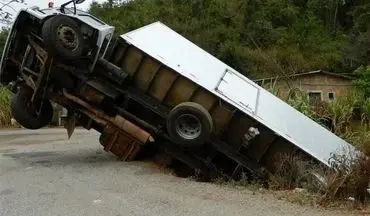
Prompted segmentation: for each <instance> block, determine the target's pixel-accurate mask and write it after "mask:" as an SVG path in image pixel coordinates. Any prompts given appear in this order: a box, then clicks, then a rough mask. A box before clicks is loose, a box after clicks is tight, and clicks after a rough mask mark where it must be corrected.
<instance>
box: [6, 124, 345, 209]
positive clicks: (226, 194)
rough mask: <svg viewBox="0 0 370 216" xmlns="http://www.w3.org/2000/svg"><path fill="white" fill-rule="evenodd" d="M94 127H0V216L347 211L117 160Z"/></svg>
mask: <svg viewBox="0 0 370 216" xmlns="http://www.w3.org/2000/svg"><path fill="white" fill-rule="evenodd" d="M97 138H98V136H97V134H96V133H94V132H84V131H77V133H75V134H74V135H73V137H72V138H71V140H68V139H67V135H66V132H65V131H64V130H60V129H48V130H39V131H32V132H30V131H24V130H16V131H12V130H8V131H2V132H0V215H4V216H13V215H35V216H42V215H53V216H54V215H89V216H91V215H104V216H110V215H112V216H118V215H120V216H123V215H143V216H144V215H151V216H152V215H153V216H154V215H164V216H169V215H191V216H195V215H212V216H216V215H232V216H236V215H243V216H248V215H251V216H259V215H261V216H262V215H266V216H273V215H283V216H290V215H292V216H293V215H294V216H295V215H307V216H312V215H327V216H331V215H333V216H334V215H349V214H344V213H338V212H326V211H325V212H324V211H319V210H316V209H311V208H308V207H301V206H298V205H294V204H290V203H288V202H284V201H280V200H277V199H275V198H273V197H272V196H269V195H266V194H263V195H262V194H255V195H253V193H252V192H251V191H248V190H237V189H233V188H228V187H222V186H217V185H213V184H209V183H197V182H193V181H190V180H187V179H181V178H177V177H174V176H171V175H166V174H163V173H162V172H161V171H160V170H158V169H155V168H153V167H152V165H150V163H144V162H130V163H125V162H121V161H118V160H117V159H116V157H115V156H113V155H111V154H110V153H105V152H104V151H103V150H102V147H101V146H100V145H99V144H98V142H97Z"/></svg>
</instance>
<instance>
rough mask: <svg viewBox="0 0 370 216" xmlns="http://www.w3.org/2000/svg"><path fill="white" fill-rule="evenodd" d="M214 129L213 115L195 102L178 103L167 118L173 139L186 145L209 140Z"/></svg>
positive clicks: (191, 145)
mask: <svg viewBox="0 0 370 216" xmlns="http://www.w3.org/2000/svg"><path fill="white" fill-rule="evenodd" d="M212 130H213V121H212V117H211V115H210V114H209V112H208V111H207V110H206V109H205V108H204V107H203V106H201V105H200V104H197V103H194V102H184V103H181V104H179V105H177V106H176V107H174V108H173V109H172V110H171V112H170V114H169V116H168V118H167V131H168V133H169V135H170V137H171V139H172V140H173V141H174V142H175V143H176V144H179V145H181V146H184V147H196V146H200V145H202V144H204V143H205V142H207V141H209V140H210V138H211V134H212Z"/></svg>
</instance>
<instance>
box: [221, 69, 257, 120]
mask: <svg viewBox="0 0 370 216" xmlns="http://www.w3.org/2000/svg"><path fill="white" fill-rule="evenodd" d="M217 91H218V92H219V93H220V94H222V95H224V96H225V97H227V98H229V99H230V100H232V101H233V102H235V103H237V104H239V105H240V106H242V107H244V108H245V109H247V110H248V111H250V112H253V113H255V112H256V109H257V97H258V88H257V87H255V86H254V85H253V84H251V83H249V82H248V81H247V80H245V79H244V78H243V77H242V76H240V75H237V74H235V73H233V72H232V71H230V70H227V71H226V73H225V75H224V76H223V77H222V78H221V82H220V84H219V85H218V87H217Z"/></svg>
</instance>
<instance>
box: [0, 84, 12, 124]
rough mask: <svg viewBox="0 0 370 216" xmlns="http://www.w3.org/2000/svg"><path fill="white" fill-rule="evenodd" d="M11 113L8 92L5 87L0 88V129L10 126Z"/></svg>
mask: <svg viewBox="0 0 370 216" xmlns="http://www.w3.org/2000/svg"><path fill="white" fill-rule="evenodd" d="M11 118H12V115H11V112H10V104H9V91H8V90H7V89H6V88H5V87H1V88H0V127H2V128H5V127H10V126H11Z"/></svg>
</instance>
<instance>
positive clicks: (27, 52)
mask: <svg viewBox="0 0 370 216" xmlns="http://www.w3.org/2000/svg"><path fill="white" fill-rule="evenodd" d="M82 2H84V0H71V1H68V2H66V3H64V4H62V5H61V6H60V7H56V8H46V9H40V8H38V7H30V8H25V9H21V10H20V11H19V12H18V14H17V16H16V19H15V21H14V23H13V25H12V27H11V29H10V31H9V35H8V37H7V40H6V43H5V47H4V49H3V54H2V57H1V62H0V82H1V85H3V86H7V87H9V89H10V90H11V92H13V93H14V94H16V95H15V97H16V98H13V101H14V103H13V106H12V113H13V115H14V118H15V119H16V120H17V121H18V122H19V123H20V124H21V125H23V126H25V127H26V128H29V129H38V128H40V127H43V126H45V125H46V124H47V123H48V122H49V121H50V118H51V117H50V116H52V113H51V112H52V111H51V108H50V107H51V106H50V102H49V101H48V100H46V99H45V98H47V94H46V92H47V91H46V88H47V87H48V86H49V85H48V84H47V83H50V79H52V76H53V75H52V74H54V75H55V77H54V80H55V81H57V82H58V83H59V85H64V84H66V85H68V82H69V81H68V80H67V78H65V76H58V75H57V74H58V72H57V71H59V72H60V73H61V71H64V70H66V68H69V69H70V70H74V71H76V70H80V71H82V72H83V73H91V72H92V71H93V70H94V68H95V65H96V63H97V61H98V59H99V58H101V57H102V56H104V54H105V52H106V51H107V48H108V46H109V44H110V41H111V39H112V37H113V35H114V27H113V26H110V25H108V24H106V23H105V22H103V21H101V20H99V19H98V18H96V17H94V16H92V15H91V14H89V13H86V12H84V11H81V10H78V9H77V8H76V5H77V4H80V3H82ZM71 4H72V5H73V7H69V5H71ZM62 68H64V69H62ZM60 78H61V79H60ZM44 87H45V88H44ZM20 97H22V98H23V99H22V100H27V102H26V101H23V102H22V101H21V99H18V100H17V98H20ZM29 97H30V98H29ZM26 98H28V99H30V100H28V99H26ZM31 98H32V99H31ZM35 98H38V99H39V100H35ZM36 101H38V102H36ZM40 101H42V105H41V104H40V103H41V102H40ZM24 103H27V104H28V105H29V106H30V109H29V111H28V112H32V113H33V114H32V115H31V113H28V114H27V113H25V111H24V110H23V111H21V110H20V107H24V105H25V104H24ZM37 103H38V105H36V104H37ZM28 105H27V106H28ZM37 106H38V108H36V107H37ZM35 109H39V111H38V112H36V111H35ZM42 109H45V112H41V111H40V110H42ZM34 112H36V113H38V114H36V113H34ZM43 113H45V114H43ZM41 119H44V120H41ZM30 122H34V123H30Z"/></svg>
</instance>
